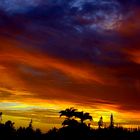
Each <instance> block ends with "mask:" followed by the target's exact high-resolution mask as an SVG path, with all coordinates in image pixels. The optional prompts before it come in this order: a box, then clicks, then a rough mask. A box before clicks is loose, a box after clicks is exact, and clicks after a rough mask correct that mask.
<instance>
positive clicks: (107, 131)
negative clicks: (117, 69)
mask: <svg viewBox="0 0 140 140" xmlns="http://www.w3.org/2000/svg"><path fill="white" fill-rule="evenodd" d="M59 114H60V117H65V119H64V121H63V122H62V127H61V128H59V129H57V128H52V129H50V130H49V131H48V132H46V133H42V132H41V130H40V129H33V126H32V120H31V121H30V123H29V126H28V127H22V126H20V127H19V128H17V129H16V128H15V127H14V122H12V121H10V120H9V121H7V122H5V123H0V140H140V130H139V129H131V130H129V129H126V128H123V127H116V126H114V118H113V114H111V116H110V125H109V126H108V127H106V126H104V125H103V124H104V123H103V117H102V116H101V117H100V119H99V122H98V128H97V129H93V128H91V126H90V123H86V120H89V121H92V120H93V119H92V116H91V115H90V114H89V113H85V112H83V111H78V110H77V109H75V108H67V109H65V110H62V111H60V112H59ZM0 118H1V119H2V113H0Z"/></svg>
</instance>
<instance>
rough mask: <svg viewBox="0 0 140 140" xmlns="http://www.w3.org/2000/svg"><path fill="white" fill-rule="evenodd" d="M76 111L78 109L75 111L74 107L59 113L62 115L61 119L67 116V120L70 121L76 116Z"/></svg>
mask: <svg viewBox="0 0 140 140" xmlns="http://www.w3.org/2000/svg"><path fill="white" fill-rule="evenodd" d="M76 110H77V109H75V108H73V107H71V108H67V109H65V110H62V111H60V112H59V113H60V117H61V116H65V117H66V118H67V119H70V118H72V117H73V116H74V114H75V111H76Z"/></svg>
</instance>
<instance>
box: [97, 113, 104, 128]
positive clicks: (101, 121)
mask: <svg viewBox="0 0 140 140" xmlns="http://www.w3.org/2000/svg"><path fill="white" fill-rule="evenodd" d="M102 126H103V117H102V116H101V117H100V119H99V122H98V127H99V129H100V128H101V127H102Z"/></svg>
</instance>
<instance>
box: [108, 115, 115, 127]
mask: <svg viewBox="0 0 140 140" xmlns="http://www.w3.org/2000/svg"><path fill="white" fill-rule="evenodd" d="M109 127H110V128H114V117H113V114H111V115H110V126H109Z"/></svg>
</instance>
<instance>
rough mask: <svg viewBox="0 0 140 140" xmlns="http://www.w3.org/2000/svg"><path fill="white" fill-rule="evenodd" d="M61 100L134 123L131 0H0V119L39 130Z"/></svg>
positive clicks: (138, 114) (137, 18)
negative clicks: (1, 115) (31, 126)
mask: <svg viewBox="0 0 140 140" xmlns="http://www.w3.org/2000/svg"><path fill="white" fill-rule="evenodd" d="M68 107H75V108H78V109H79V110H83V111H85V112H89V113H91V115H92V116H93V120H94V121H93V122H92V124H93V125H96V122H97V121H98V119H99V117H100V116H101V115H102V116H103V118H104V122H108V121H109V116H110V114H111V113H113V114H114V119H115V122H116V123H120V124H121V125H132V124H133V125H134V124H137V125H138V124H140V121H139V120H140V1H139V0H0V111H2V112H3V120H2V121H3V122H5V121H6V120H13V121H14V122H15V126H19V125H22V126H27V125H28V124H29V122H30V119H33V126H34V127H39V128H41V129H42V130H47V129H49V128H52V127H53V126H56V127H60V126H61V122H62V120H63V118H59V113H58V112H59V111H60V110H62V109H65V108H68Z"/></svg>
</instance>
